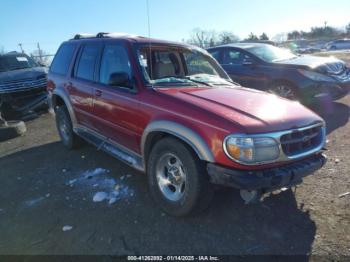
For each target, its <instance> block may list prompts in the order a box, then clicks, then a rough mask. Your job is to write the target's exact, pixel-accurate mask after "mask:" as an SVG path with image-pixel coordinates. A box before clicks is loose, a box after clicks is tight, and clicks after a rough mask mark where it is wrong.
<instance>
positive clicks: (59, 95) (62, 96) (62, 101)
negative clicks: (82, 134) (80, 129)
mask: <svg viewBox="0 0 350 262" xmlns="http://www.w3.org/2000/svg"><path fill="white" fill-rule="evenodd" d="M50 100H51V102H50V104H51V107H52V108H53V109H54V110H56V107H57V106H62V105H64V106H66V108H67V110H68V113H69V116H70V119H71V121H72V124H73V128H74V127H76V124H77V120H76V117H75V113H74V110H73V107H72V105H71V103H70V100H69V97H68V95H67V94H66V93H64V92H63V91H61V90H58V89H57V90H54V92H53V93H52V95H51V98H50Z"/></svg>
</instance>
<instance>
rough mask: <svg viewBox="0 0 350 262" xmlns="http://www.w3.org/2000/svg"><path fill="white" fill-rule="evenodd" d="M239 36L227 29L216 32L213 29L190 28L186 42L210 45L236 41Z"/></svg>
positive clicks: (202, 45) (205, 46) (201, 45)
mask: <svg viewBox="0 0 350 262" xmlns="http://www.w3.org/2000/svg"><path fill="white" fill-rule="evenodd" d="M238 41H239V38H238V36H236V35H235V34H234V33H232V32H229V31H221V32H217V31H215V30H203V29H200V28H195V29H193V30H192V32H191V35H190V38H189V40H187V41H186V42H187V43H189V44H192V45H197V46H199V47H201V48H207V47H212V46H216V45H221V44H229V43H235V42H238Z"/></svg>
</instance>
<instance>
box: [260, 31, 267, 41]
mask: <svg viewBox="0 0 350 262" xmlns="http://www.w3.org/2000/svg"><path fill="white" fill-rule="evenodd" d="M259 40H269V37H268V36H267V34H266V33H264V32H263V33H262V34H261V35H260V36H259Z"/></svg>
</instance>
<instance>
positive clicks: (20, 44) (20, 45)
mask: <svg viewBox="0 0 350 262" xmlns="http://www.w3.org/2000/svg"><path fill="white" fill-rule="evenodd" d="M18 45H19V48H21V52H22V54H24V50H23V48H22V43H19V44H18Z"/></svg>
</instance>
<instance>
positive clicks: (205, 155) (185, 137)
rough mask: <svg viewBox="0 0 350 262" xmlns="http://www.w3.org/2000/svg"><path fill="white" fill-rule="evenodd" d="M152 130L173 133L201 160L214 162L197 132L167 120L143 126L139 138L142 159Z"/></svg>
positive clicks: (208, 149) (211, 154)
mask: <svg viewBox="0 0 350 262" xmlns="http://www.w3.org/2000/svg"><path fill="white" fill-rule="evenodd" d="M154 132H162V133H167V134H170V135H173V136H175V137H177V138H179V139H180V140H182V141H183V142H185V143H186V144H188V145H189V146H190V147H191V148H192V149H193V150H194V151H195V152H196V154H197V155H198V157H199V158H200V159H201V160H204V161H207V162H212V163H213V162H215V161H214V156H213V153H212V152H211V150H210V148H209V147H208V145H207V143H206V142H205V141H204V140H203V138H202V137H201V136H200V135H199V134H197V133H196V132H195V131H193V130H192V129H190V128H188V127H186V126H184V125H181V124H179V123H176V122H173V121H167V120H157V121H154V122H152V123H150V124H148V126H147V127H146V128H145V130H144V132H143V134H142V139H141V153H142V156H143V158H144V159H145V157H146V145H147V140H148V138H149V137H150V135H151V134H152V133H154Z"/></svg>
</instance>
